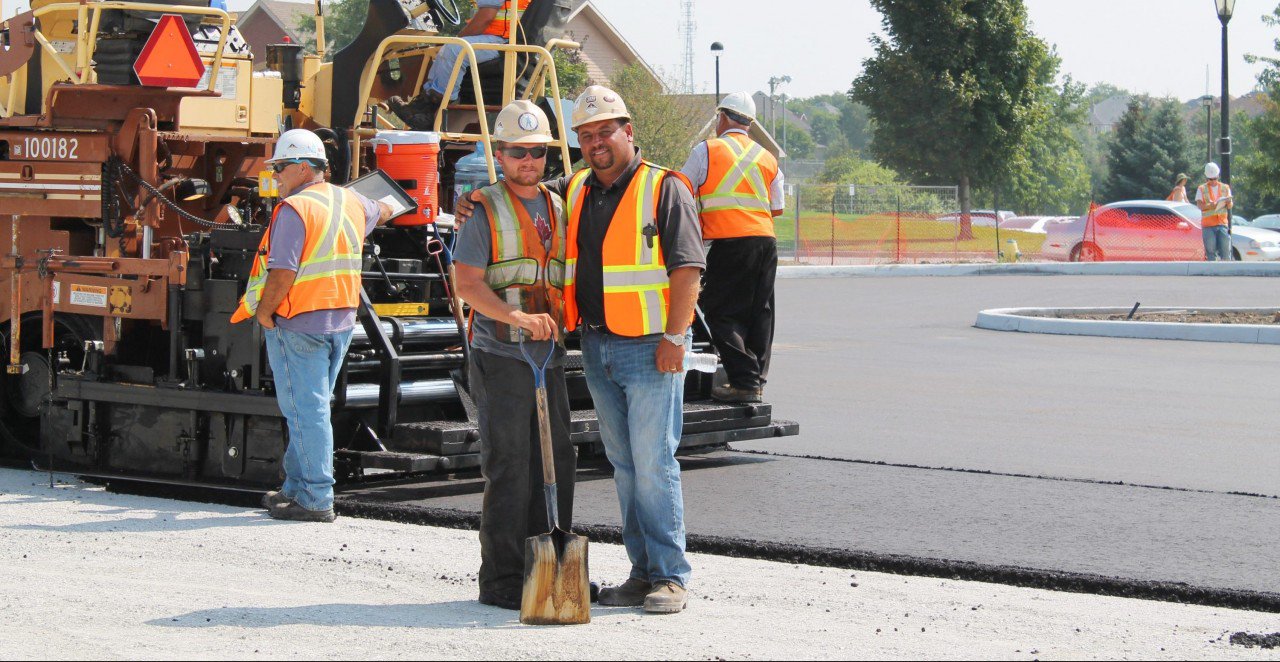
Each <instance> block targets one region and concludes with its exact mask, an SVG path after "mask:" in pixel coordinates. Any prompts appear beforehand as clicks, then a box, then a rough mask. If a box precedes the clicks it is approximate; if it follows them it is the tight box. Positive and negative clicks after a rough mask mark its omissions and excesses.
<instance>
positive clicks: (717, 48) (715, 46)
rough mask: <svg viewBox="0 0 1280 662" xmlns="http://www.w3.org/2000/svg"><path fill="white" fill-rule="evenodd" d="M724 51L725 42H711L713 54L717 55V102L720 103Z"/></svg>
mask: <svg viewBox="0 0 1280 662" xmlns="http://www.w3.org/2000/svg"><path fill="white" fill-rule="evenodd" d="M721 53H724V44H722V43H720V42H718V41H713V42H711V54H712V55H714V56H716V103H720V54H721Z"/></svg>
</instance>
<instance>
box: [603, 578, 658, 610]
mask: <svg viewBox="0 0 1280 662" xmlns="http://www.w3.org/2000/svg"><path fill="white" fill-rule="evenodd" d="M651 590H653V585H652V584H650V583H649V582H646V581H644V580H641V579H628V580H627V581H625V582H623V583H622V586H606V587H605V588H602V589H600V604H602V605H605V606H608V607H639V606H640V605H643V604H644V599H645V596H646V595H648V594H649V591H651Z"/></svg>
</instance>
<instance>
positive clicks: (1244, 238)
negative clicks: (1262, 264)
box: [1231, 224, 1280, 262]
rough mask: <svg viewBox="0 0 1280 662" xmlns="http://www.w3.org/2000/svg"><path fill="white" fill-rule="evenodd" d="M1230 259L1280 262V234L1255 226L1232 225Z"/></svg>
mask: <svg viewBox="0 0 1280 662" xmlns="http://www.w3.org/2000/svg"><path fill="white" fill-rule="evenodd" d="M1231 257H1232V258H1233V259H1236V260H1244V261H1245V262H1253V261H1271V260H1280V232H1277V231H1275V230H1267V229H1266V228H1260V227H1257V226H1255V225H1238V224H1236V225H1234V226H1233V227H1232V228H1231Z"/></svg>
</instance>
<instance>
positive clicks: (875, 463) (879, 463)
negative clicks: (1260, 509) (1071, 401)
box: [729, 447, 1280, 499]
mask: <svg viewBox="0 0 1280 662" xmlns="http://www.w3.org/2000/svg"><path fill="white" fill-rule="evenodd" d="M729 452H731V453H742V454H744V455H763V456H765V457H784V458H787V459H790V460H814V461H822V462H844V463H846V464H863V465H866V466H871V467H893V468H895V469H917V470H920V471H950V472H953V473H965V474H977V475H980V476H998V477H1001V478H1026V479H1030V480H1049V481H1057V482H1060V483H1080V484H1084V485H1106V486H1110V487H1137V488H1141V489H1144V490H1164V491H1168V492H1187V493H1190V494H1215V495H1219V496H1236V497H1249V498H1253V499H1280V495H1275V494H1260V493H1258V492H1237V491H1232V490H1205V489H1200V488H1194V487H1174V486H1172V485H1150V484H1147V483H1126V482H1125V481H1122V480H1097V479H1092V478H1070V477H1067V476H1046V475H1044V474H1039V475H1036V474H1019V473H1010V472H1005V471H991V470H989V469H966V468H964V467H931V466H928V465H924V464H903V463H898V462H885V461H883V460H858V459H854V458H848V457H828V456H825V455H793V454H791V453H775V452H773V451H760V450H752V449H747V448H732V447H730V448H729Z"/></svg>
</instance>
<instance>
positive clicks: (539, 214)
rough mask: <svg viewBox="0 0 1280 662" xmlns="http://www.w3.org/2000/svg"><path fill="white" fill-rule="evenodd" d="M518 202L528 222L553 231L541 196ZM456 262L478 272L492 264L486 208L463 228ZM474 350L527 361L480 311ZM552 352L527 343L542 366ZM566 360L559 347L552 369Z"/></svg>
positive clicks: (544, 346)
mask: <svg viewBox="0 0 1280 662" xmlns="http://www.w3.org/2000/svg"><path fill="white" fill-rule="evenodd" d="M517 199H518V200H520V202H521V204H523V205H524V208H525V211H527V212H529V218H531V219H533V221H534V223H535V224H538V225H542V224H543V223H546V225H545V227H546V228H547V229H548V230H549V229H550V228H551V223H550V221H551V215H550V213H549V211H548V210H547V199H546V197H545V196H543V195H538V196H537V197H535V198H532V199H529V200H526V199H524V198H519V197H517ZM542 237H543V246H545V247H548V248H550V246H551V235H550V234H549V233H542ZM453 259H454V261H455V262H458V263H460V264H465V265H467V266H469V267H477V268H479V269H484V268H486V267H488V266H489V265H490V264H491V263H492V262H493V240H492V234H491V230H490V228H489V213H488V212H487V211H485V208H484V205H479V204H478V205H476V209H475V212H473V213H472V215H471V218H470V219H468V220H467V222H466V224H465V225H463V226H462V234H460V235H458V245H457V247H455V248H454V249H453ZM471 347H472V349H478V350H480V351H483V352H488V353H490V354H495V355H497V356H505V357H507V358H512V359H517V360H521V361H523V360H524V356H522V355H521V354H520V345H519V344H517V343H512V342H507V341H505V340H501V339H499V338H498V333H497V323H496V322H494V321H493V320H492V319H490V318H488V317H486V316H484V315H481V314H480V313H479V311H477V312H476V314H475V324H474V325H473V326H472V335H471ZM550 348H551V343H550V342H548V341H542V342H533V341H525V349H526V350H528V352H529V354H530V355H532V356H533V358H534V359H535V360H537V361H539V362H540V361H541V360H542V359H543V358H544V357H546V355H547V352H548V351H550ZM563 358H564V349H563V348H559V347H558V348H557V349H556V357H555V358H554V359H552V360H551V364H550V365H559V364H560V362H561V361H562V360H563Z"/></svg>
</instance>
